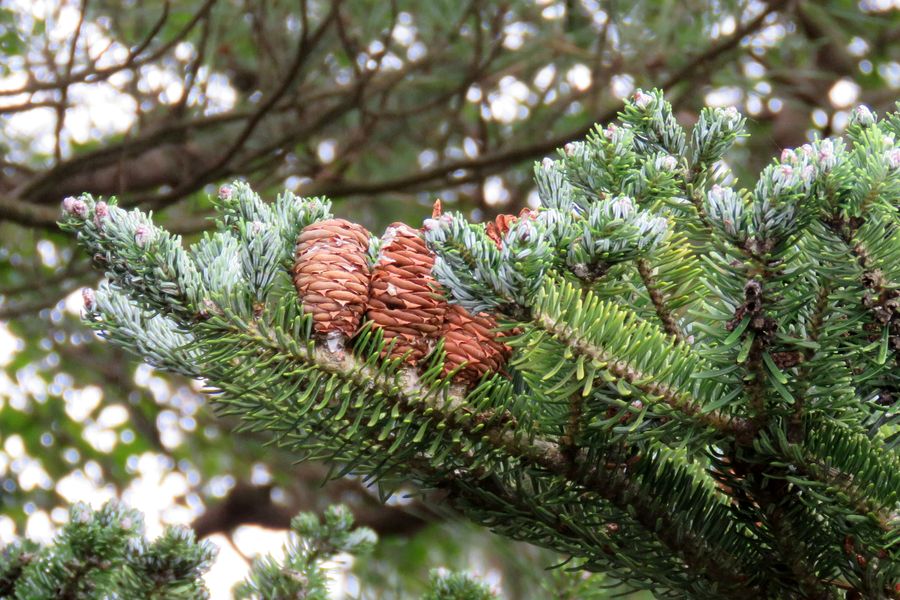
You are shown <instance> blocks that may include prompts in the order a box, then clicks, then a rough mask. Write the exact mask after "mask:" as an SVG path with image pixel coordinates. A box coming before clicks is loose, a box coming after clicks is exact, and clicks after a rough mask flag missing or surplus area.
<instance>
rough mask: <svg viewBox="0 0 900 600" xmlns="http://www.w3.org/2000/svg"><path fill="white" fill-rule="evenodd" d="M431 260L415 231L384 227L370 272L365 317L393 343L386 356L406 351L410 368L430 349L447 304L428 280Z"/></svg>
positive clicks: (431, 279) (436, 285) (420, 237)
mask: <svg viewBox="0 0 900 600" xmlns="http://www.w3.org/2000/svg"><path fill="white" fill-rule="evenodd" d="M433 265H434V256H433V255H432V254H431V252H430V251H429V250H428V248H427V247H426V246H425V240H423V239H422V235H421V233H420V232H419V231H417V230H415V229H413V228H412V227H410V226H408V225H405V224H403V223H394V224H393V225H391V226H390V227H388V229H387V231H386V232H385V235H384V238H383V239H382V245H381V251H380V252H379V255H378V261H377V262H376V263H375V266H374V268H373V269H372V280H371V283H370V285H369V303H368V307H367V311H366V317H367V318H368V319H369V320H370V321H372V322H373V323H374V324H375V325H376V326H377V327H380V328H381V329H382V330H383V332H384V341H385V343H386V344H390V343H391V342H393V343H394V345H393V348H391V351H390V357H391V358H397V357H400V356H403V355H404V354H407V352H408V353H409V354H408V355H407V357H406V360H405V362H407V363H408V364H415V363H417V362H418V361H419V360H421V359H422V357H424V356H425V355H426V354H428V353H429V352H430V351H431V347H432V346H433V340H434V339H435V338H437V337H438V336H439V335H440V333H441V329H442V327H443V323H444V313H445V312H446V310H447V302H446V301H445V300H444V299H443V297H442V296H441V295H440V290H439V286H438V283H437V282H436V281H435V280H434V278H433V277H432V276H431V267H432V266H433Z"/></svg>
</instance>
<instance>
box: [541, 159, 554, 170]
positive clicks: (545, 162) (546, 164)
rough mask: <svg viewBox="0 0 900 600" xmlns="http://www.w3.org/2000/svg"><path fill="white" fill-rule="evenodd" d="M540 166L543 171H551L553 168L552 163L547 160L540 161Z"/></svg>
mask: <svg viewBox="0 0 900 600" xmlns="http://www.w3.org/2000/svg"><path fill="white" fill-rule="evenodd" d="M541 166H542V167H544V168H545V169H551V168H553V161H552V160H550V159H549V158H544V160H542V161H541Z"/></svg>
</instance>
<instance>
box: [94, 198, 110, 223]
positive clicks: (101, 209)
mask: <svg viewBox="0 0 900 600" xmlns="http://www.w3.org/2000/svg"><path fill="white" fill-rule="evenodd" d="M107 216H109V205H107V204H106V202H103V201H102V200H101V201H100V202H98V203H97V204H96V205H95V206H94V224H95V225H96V226H97V228H98V229H99V228H100V227H102V226H103V219H105V218H106V217H107Z"/></svg>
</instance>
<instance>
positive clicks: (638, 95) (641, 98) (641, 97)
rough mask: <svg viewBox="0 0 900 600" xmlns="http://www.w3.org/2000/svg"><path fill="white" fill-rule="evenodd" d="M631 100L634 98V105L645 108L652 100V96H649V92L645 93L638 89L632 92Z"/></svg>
mask: <svg viewBox="0 0 900 600" xmlns="http://www.w3.org/2000/svg"><path fill="white" fill-rule="evenodd" d="M632 100H634V105H635V106H637V107H638V108H642V109H643V108H647V107H648V106H649V105H650V103H651V102H652V101H653V96H651V95H650V94H645V93H644V92H643V91H642V90H638V91H636V92H635V93H634V96H633V97H632Z"/></svg>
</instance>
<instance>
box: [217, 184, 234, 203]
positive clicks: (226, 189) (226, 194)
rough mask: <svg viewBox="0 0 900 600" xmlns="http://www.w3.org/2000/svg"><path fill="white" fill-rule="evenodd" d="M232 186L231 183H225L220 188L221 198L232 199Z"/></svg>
mask: <svg viewBox="0 0 900 600" xmlns="http://www.w3.org/2000/svg"><path fill="white" fill-rule="evenodd" d="M231 193H232V188H231V186H230V185H223V186H222V187H220V188H219V200H231Z"/></svg>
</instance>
